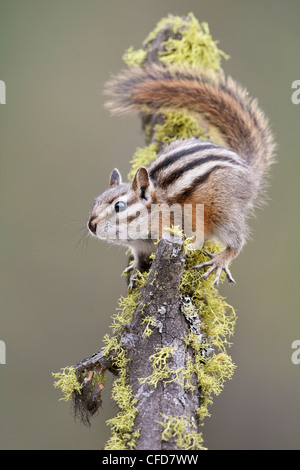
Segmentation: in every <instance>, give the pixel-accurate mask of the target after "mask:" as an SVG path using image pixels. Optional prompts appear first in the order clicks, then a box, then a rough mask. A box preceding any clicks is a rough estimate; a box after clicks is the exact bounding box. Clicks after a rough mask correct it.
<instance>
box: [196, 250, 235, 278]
mask: <svg viewBox="0 0 300 470" xmlns="http://www.w3.org/2000/svg"><path fill="white" fill-rule="evenodd" d="M203 251H204V253H205V254H206V255H207V256H209V257H210V261H206V262H205V263H202V264H198V265H197V266H193V268H192V269H196V270H197V271H200V269H203V268H206V267H208V266H210V267H209V269H208V270H207V271H206V272H205V273H204V274H202V276H201V279H207V278H208V277H209V276H210V275H211V273H212V272H213V271H216V277H215V281H214V285H215V286H218V285H219V282H220V276H221V273H222V271H224V272H225V274H226V277H227V280H228V282H230V283H232V284H236V282H235V280H234V279H233V277H232V275H231V272H230V271H229V268H228V265H229V261H228V260H226V259H224V258H225V257H224V252H222V253H217V254H216V255H213V254H211V253H209V252H208V251H205V250H203Z"/></svg>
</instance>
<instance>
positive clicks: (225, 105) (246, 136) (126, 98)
mask: <svg viewBox="0 0 300 470" xmlns="http://www.w3.org/2000/svg"><path fill="white" fill-rule="evenodd" d="M105 93H106V94H108V95H110V96H111V100H110V101H109V102H108V103H106V106H107V107H108V108H109V109H110V110H111V111H112V112H113V113H118V114H125V113H129V112H132V111H135V112H140V113H142V114H143V115H145V114H150V115H154V114H157V113H166V112H170V111H176V110H177V111H178V110H181V111H186V112H187V113H189V114H191V115H194V116H196V117H197V118H198V119H199V118H201V119H202V122H204V123H205V125H207V126H208V127H209V128H212V129H214V130H215V131H217V132H218V134H219V136H221V138H222V141H223V142H224V146H221V145H218V144H215V143H213V142H211V141H204V140H201V139H196V138H191V139H186V140H176V141H173V142H172V143H171V144H169V145H168V146H167V147H166V148H165V149H163V151H162V152H161V153H160V154H159V155H158V157H157V159H156V160H155V161H154V162H153V163H152V164H150V166H149V167H148V168H145V167H141V168H139V169H138V171H137V172H136V175H135V177H134V179H133V182H132V183H123V182H122V178H121V175H120V172H119V171H118V170H117V169H114V170H113V171H112V173H111V175H110V182H109V189H107V190H106V191H105V192H104V193H103V194H101V195H100V196H99V197H97V198H96V199H95V202H94V206H93V209H92V211H91V213H90V218H89V221H88V228H89V230H90V232H91V233H92V234H93V235H95V236H96V237H98V238H100V239H101V238H103V239H106V240H108V241H111V242H113V243H120V244H123V245H126V246H128V247H129V248H130V249H131V251H132V253H133V255H134V262H133V264H132V265H131V266H129V267H128V268H127V269H126V270H125V271H124V272H130V271H132V272H133V273H132V277H131V279H134V276H135V273H136V271H137V270H139V268H140V267H141V263H142V261H143V259H144V258H145V257H148V256H149V255H150V254H151V253H152V252H154V251H155V249H156V245H155V243H154V242H155V240H153V237H152V238H150V237H149V236H148V228H149V227H148V224H149V218H148V217H147V215H148V214H149V211H150V210H151V206H152V205H154V204H166V205H168V206H170V205H173V204H179V205H181V206H182V205H185V204H189V205H192V206H193V207H194V206H195V205H198V204H202V205H204V221H203V224H202V229H203V230H204V239H205V240H207V239H216V240H219V241H220V242H221V243H222V244H223V245H224V247H225V249H224V251H222V252H220V253H217V254H215V255H212V254H211V253H208V252H206V254H207V255H208V256H209V258H210V260H209V261H207V262H204V263H202V264H200V265H197V266H194V269H196V270H202V269H203V268H207V267H208V269H207V271H206V272H205V273H204V274H203V275H202V278H204V279H207V278H208V276H210V275H211V273H212V272H213V271H216V273H215V281H214V283H215V285H217V284H218V283H219V279H220V275H221V273H222V271H224V272H225V273H226V276H227V279H228V281H229V282H231V283H234V282H235V281H234V279H233V277H232V275H231V272H230V270H229V268H228V265H229V263H230V262H231V261H232V260H233V259H234V258H236V257H237V256H238V254H239V253H240V251H241V249H242V247H243V245H244V244H245V241H246V238H247V233H248V230H247V223H246V219H247V216H248V215H249V214H250V213H251V212H252V210H253V208H254V205H255V202H256V201H257V200H258V196H259V195H260V194H261V193H262V189H263V187H264V181H265V179H266V178H265V176H266V175H267V173H268V169H269V167H270V166H271V164H272V163H273V161H274V149H275V145H274V139H273V135H272V133H271V131H270V128H269V124H268V120H267V118H266V117H265V115H264V113H263V112H262V111H261V110H260V108H259V107H258V104H257V102H256V101H255V100H252V99H250V98H249V97H248V93H247V92H246V91H245V90H244V89H243V88H242V87H241V86H240V85H238V84H237V83H236V82H235V81H234V80H233V79H232V78H230V77H229V78H226V77H225V76H224V75H223V74H222V73H220V74H218V75H217V76H216V75H213V74H212V73H209V72H207V71H201V72H200V71H199V70H195V69H192V68H188V67H185V68H180V69H179V68H176V67H174V66H172V67H169V66H168V68H165V67H164V66H161V65H148V66H146V67H144V68H131V69H128V70H125V71H123V72H121V73H120V74H119V75H117V76H116V77H113V78H112V79H111V80H110V81H109V82H108V84H107V86H106V90H105ZM141 214H144V215H143V216H142V217H141ZM137 217H139V219H140V225H141V227H144V228H145V227H146V231H145V230H144V238H142V237H141V238H138V239H135V238H131V237H130V236H127V237H125V239H124V237H123V238H122V237H118V236H117V237H116V236H115V234H116V232H117V235H118V233H119V231H120V230H121V229H122V227H123V228H124V224H125V225H126V226H127V228H128V227H129V228H130V225H131V224H132V223H134V222H135V221H136V218H137ZM193 217H194V218H195V217H196V216H195V211H194V215H193V216H192V218H193ZM193 222H195V220H193ZM157 231H158V228H157ZM154 232H155V231H154ZM157 238H158V234H157Z"/></svg>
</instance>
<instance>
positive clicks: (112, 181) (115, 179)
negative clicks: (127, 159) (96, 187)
mask: <svg viewBox="0 0 300 470" xmlns="http://www.w3.org/2000/svg"><path fill="white" fill-rule="evenodd" d="M121 183H122V176H121V173H120V172H119V170H118V169H117V168H115V169H114V170H113V171H112V172H111V175H110V178H109V187H110V188H114V187H115V186H119V184H121Z"/></svg>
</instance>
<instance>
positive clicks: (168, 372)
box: [139, 346, 183, 388]
mask: <svg viewBox="0 0 300 470" xmlns="http://www.w3.org/2000/svg"><path fill="white" fill-rule="evenodd" d="M155 350H156V352H155V353H154V354H152V356H150V357H149V361H150V362H152V370H153V372H152V374H151V375H150V376H149V377H144V378H140V379H139V381H140V382H141V384H144V383H146V382H147V383H148V384H149V385H153V387H154V388H156V387H157V385H158V383H160V382H162V383H163V384H164V385H166V384H167V383H171V382H174V381H179V380H180V379H179V377H180V375H181V374H182V372H183V368H179V369H172V368H171V367H170V366H169V364H168V359H170V357H171V356H172V354H173V353H174V350H175V347H171V346H163V347H161V348H155Z"/></svg>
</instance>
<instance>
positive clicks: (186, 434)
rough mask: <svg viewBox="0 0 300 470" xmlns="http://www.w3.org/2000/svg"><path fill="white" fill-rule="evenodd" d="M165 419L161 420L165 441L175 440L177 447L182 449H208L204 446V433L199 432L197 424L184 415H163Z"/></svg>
mask: <svg viewBox="0 0 300 470" xmlns="http://www.w3.org/2000/svg"><path fill="white" fill-rule="evenodd" d="M162 417H163V419H164V421H159V424H160V425H161V426H162V428H163V431H162V434H161V438H162V440H163V441H167V442H168V441H170V440H171V439H174V440H175V444H176V448H177V449H180V450H206V449H205V448H204V447H203V446H202V443H203V437H202V433H197V426H196V424H195V423H194V422H193V421H192V420H191V419H187V418H185V417H184V416H182V417H181V418H179V417H178V416H171V415H162Z"/></svg>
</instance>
